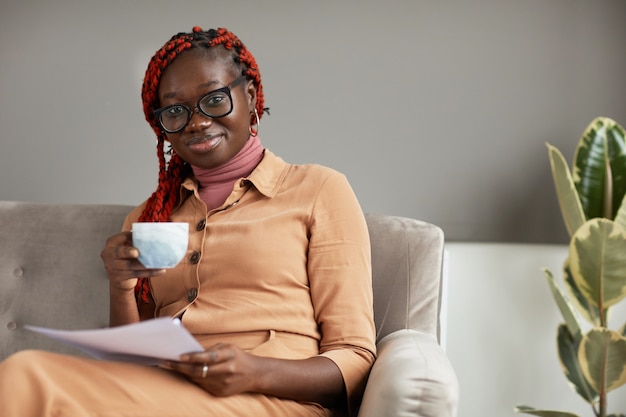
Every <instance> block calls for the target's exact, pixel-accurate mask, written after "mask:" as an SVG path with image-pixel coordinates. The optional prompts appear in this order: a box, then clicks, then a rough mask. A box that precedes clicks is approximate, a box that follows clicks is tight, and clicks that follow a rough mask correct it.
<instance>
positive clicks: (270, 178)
mask: <svg viewBox="0 0 626 417" xmlns="http://www.w3.org/2000/svg"><path fill="white" fill-rule="evenodd" d="M290 166H291V165H290V164H288V163H286V162H285V161H283V159H282V158H280V157H279V156H276V155H274V153H272V152H271V151H270V150H268V149H265V151H264V154H263V159H262V160H261V162H259V165H257V166H256V168H254V170H253V171H252V172H251V173H250V175H249V176H248V177H247V178H245V179H246V180H248V181H250V182H251V183H252V184H253V185H254V187H255V188H256V189H257V190H259V192H260V193H261V194H263V195H264V196H266V197H269V198H272V197H274V196H275V195H276V193H277V192H278V189H279V188H280V186H281V185H282V183H283V181H284V180H285V176H286V175H287V172H288V171H289V168H290ZM181 188H183V189H185V190H188V191H191V192H193V193H194V194H196V195H197V194H198V182H197V181H196V179H195V178H193V177H189V178H187V179H185V181H183V183H182V184H181ZM181 192H183V190H181ZM181 197H182V195H181ZM182 200H183V198H181V200H180V201H181V202H182Z"/></svg>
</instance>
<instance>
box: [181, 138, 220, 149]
mask: <svg viewBox="0 0 626 417" xmlns="http://www.w3.org/2000/svg"><path fill="white" fill-rule="evenodd" d="M222 139H223V136H222V135H205V136H196V137H194V138H191V139H190V140H189V141H188V142H187V147H188V148H189V149H191V150H192V151H196V152H208V151H210V150H212V149H214V148H215V147H216V146H217V145H219V144H220V142H222Z"/></svg>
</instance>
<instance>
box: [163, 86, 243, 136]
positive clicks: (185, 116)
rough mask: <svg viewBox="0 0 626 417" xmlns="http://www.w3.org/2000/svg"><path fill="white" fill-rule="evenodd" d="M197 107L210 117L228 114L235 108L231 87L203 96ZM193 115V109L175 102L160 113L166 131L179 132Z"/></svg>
mask: <svg viewBox="0 0 626 417" xmlns="http://www.w3.org/2000/svg"><path fill="white" fill-rule="evenodd" d="M197 107H198V109H199V110H200V112H202V113H203V114H204V115H205V116H208V117H214V118H217V117H224V116H226V115H227V114H229V113H230V112H231V111H232V109H233V102H232V99H231V97H230V94H229V88H228V87H225V88H222V89H219V90H216V91H212V92H210V93H208V94H207V95H205V96H202V97H201V98H200V100H199V101H198V104H197ZM192 115H193V111H192V110H191V109H190V108H188V107H187V106H184V105H182V104H175V105H173V106H169V107H167V108H165V109H163V111H162V112H161V114H160V115H159V121H160V122H161V126H163V128H164V129H165V130H166V131H168V132H177V131H179V130H182V129H183V128H184V127H185V126H186V125H187V123H188V122H189V120H191V116H192Z"/></svg>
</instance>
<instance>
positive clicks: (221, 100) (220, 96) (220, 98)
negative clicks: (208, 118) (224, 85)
mask: <svg viewBox="0 0 626 417" xmlns="http://www.w3.org/2000/svg"><path fill="white" fill-rule="evenodd" d="M224 104H228V95H227V94H226V93H223V92H218V93H213V94H209V95H207V96H204V97H202V100H201V101H200V106H202V107H203V108H208V107H220V106H223V105H224Z"/></svg>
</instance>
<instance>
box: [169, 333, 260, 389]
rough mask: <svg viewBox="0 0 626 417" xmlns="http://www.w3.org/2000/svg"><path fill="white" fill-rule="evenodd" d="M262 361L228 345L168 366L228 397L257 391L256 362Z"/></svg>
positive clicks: (183, 358)
mask: <svg viewBox="0 0 626 417" xmlns="http://www.w3.org/2000/svg"><path fill="white" fill-rule="evenodd" d="M260 359H261V358H259V357H257V356H254V355H251V354H249V353H246V352H244V351H243V350H242V349H241V348H239V347H237V346H235V345H231V344H225V343H218V344H217V345H215V346H213V347H211V348H209V349H207V350H205V351H204V352H198V353H189V354H186V355H182V356H181V358H180V361H178V362H176V361H169V362H167V363H166V367H167V368H169V369H172V370H174V371H176V372H179V373H181V374H183V375H185V376H186V377H187V378H189V379H190V380H191V381H193V382H195V383H196V384H198V385H200V386H201V387H202V388H203V389H204V390H206V391H207V392H209V393H211V394H213V395H215V396H219V397H225V396H229V395H234V394H241V393H244V392H251V391H254V390H255V389H256V387H255V378H254V370H255V369H256V367H255V362H256V361H258V360H260Z"/></svg>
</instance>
